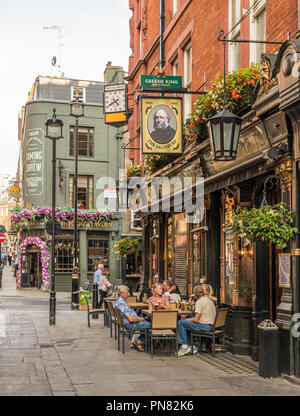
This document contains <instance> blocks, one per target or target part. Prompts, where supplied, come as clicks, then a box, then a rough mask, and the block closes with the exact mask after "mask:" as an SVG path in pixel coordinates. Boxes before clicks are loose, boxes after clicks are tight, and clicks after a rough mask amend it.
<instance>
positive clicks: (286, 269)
mask: <svg viewBox="0 0 300 416" xmlns="http://www.w3.org/2000/svg"><path fill="white" fill-rule="evenodd" d="M278 268H279V287H291V255H290V253H280V254H278Z"/></svg>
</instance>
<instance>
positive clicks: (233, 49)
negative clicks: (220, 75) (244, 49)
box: [228, 0, 242, 72]
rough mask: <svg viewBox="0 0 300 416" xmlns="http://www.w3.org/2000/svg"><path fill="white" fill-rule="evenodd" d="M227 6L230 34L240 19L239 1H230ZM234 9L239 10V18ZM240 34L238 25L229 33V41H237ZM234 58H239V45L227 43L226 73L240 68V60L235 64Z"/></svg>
mask: <svg viewBox="0 0 300 416" xmlns="http://www.w3.org/2000/svg"><path fill="white" fill-rule="evenodd" d="M237 2H239V7H238V8H236V4H237ZM228 5H229V10H228V32H230V31H231V30H232V28H233V27H234V26H235V25H236V23H237V22H238V21H239V20H240V18H241V14H242V4H241V0H230V1H229V2H228ZM236 9H237V10H239V18H237V16H236ZM233 10H235V15H233ZM240 33H241V25H240V24H239V25H238V26H237V27H236V28H235V29H234V31H233V32H232V33H231V39H232V40H236V39H238V38H239V37H240ZM236 56H240V43H228V72H232V71H235V70H237V69H238V68H239V67H240V59H239V60H238V63H236Z"/></svg>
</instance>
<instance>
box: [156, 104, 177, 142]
mask: <svg viewBox="0 0 300 416" xmlns="http://www.w3.org/2000/svg"><path fill="white" fill-rule="evenodd" d="M169 122H170V117H169V115H168V114H167V112H166V110H164V109H163V108H161V109H160V110H157V111H156V112H155V114H154V123H153V126H154V129H155V130H153V132H152V133H151V137H152V139H153V140H155V141H156V142H158V143H160V144H164V143H168V142H169V141H170V140H172V139H173V137H174V136H175V133H176V131H175V130H174V129H172V127H170V126H169Z"/></svg>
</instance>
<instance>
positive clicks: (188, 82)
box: [183, 39, 193, 120]
mask: <svg viewBox="0 0 300 416" xmlns="http://www.w3.org/2000/svg"><path fill="white" fill-rule="evenodd" d="M188 53H189V60H190V77H189V79H188V72H189V71H188ZM183 75H184V86H185V88H187V89H188V91H190V90H191V89H192V79H193V49H192V40H191V39H190V40H189V41H188V42H187V44H186V46H185V47H184V48H183ZM191 112H192V95H191V94H187V95H186V96H185V97H184V120H187V118H188V116H189V115H190V114H191Z"/></svg>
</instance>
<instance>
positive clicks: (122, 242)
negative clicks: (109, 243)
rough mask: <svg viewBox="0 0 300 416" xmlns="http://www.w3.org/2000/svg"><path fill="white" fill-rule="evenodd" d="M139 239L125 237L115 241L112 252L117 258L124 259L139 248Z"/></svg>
mask: <svg viewBox="0 0 300 416" xmlns="http://www.w3.org/2000/svg"><path fill="white" fill-rule="evenodd" d="M139 240H140V239H139V238H130V237H125V238H121V239H119V240H117V241H116V243H115V245H114V252H115V253H116V255H117V257H119V258H122V257H126V256H128V255H129V254H131V253H134V252H135V251H136V250H137V249H138V246H139Z"/></svg>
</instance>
